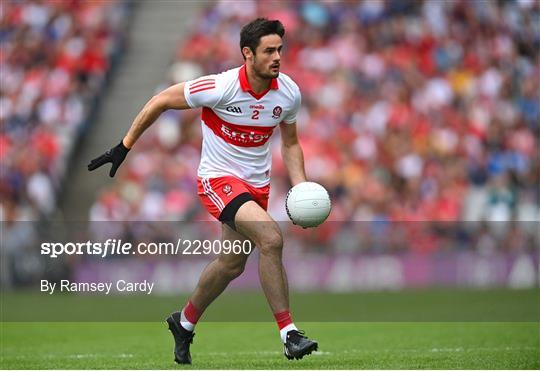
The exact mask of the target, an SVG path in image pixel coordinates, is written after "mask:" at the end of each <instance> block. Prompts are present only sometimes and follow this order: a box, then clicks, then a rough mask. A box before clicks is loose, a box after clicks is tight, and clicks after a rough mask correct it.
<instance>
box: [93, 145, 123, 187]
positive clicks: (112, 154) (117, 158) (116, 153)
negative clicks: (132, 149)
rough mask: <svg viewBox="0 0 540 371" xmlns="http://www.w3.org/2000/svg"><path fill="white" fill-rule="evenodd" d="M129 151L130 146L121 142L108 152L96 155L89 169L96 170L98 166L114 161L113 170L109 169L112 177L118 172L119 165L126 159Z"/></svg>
mask: <svg viewBox="0 0 540 371" xmlns="http://www.w3.org/2000/svg"><path fill="white" fill-rule="evenodd" d="M128 152H129V148H127V147H126V146H124V143H123V142H120V144H118V145H117V146H116V147H113V148H111V149H109V150H108V151H107V152H105V153H104V154H102V155H101V156H99V157H96V158H95V159H93V160H92V161H90V163H89V164H88V170H89V171H92V170H96V169H97V168H98V167H100V166H102V165H104V164H107V163H109V162H111V163H112V166H111V171H109V176H110V177H111V178H112V177H113V176H114V174H116V170H118V167H119V166H120V164H121V163H122V161H124V159H125V158H126V156H127V154H128Z"/></svg>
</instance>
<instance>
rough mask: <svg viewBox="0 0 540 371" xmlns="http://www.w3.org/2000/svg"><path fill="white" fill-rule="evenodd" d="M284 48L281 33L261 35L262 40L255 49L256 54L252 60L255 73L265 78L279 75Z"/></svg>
mask: <svg viewBox="0 0 540 371" xmlns="http://www.w3.org/2000/svg"><path fill="white" fill-rule="evenodd" d="M282 48H283V42H282V41H281V37H279V35H266V36H263V37H261V42H260V43H259V46H258V47H257V49H256V50H255V56H254V58H253V61H252V65H253V70H254V71H255V73H256V74H257V75H259V76H260V77H262V78H265V79H274V78H276V77H278V76H279V68H280V63H281V49H282Z"/></svg>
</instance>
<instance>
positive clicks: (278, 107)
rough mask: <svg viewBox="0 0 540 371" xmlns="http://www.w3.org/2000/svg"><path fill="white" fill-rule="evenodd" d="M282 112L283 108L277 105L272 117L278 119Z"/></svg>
mask: <svg viewBox="0 0 540 371" xmlns="http://www.w3.org/2000/svg"><path fill="white" fill-rule="evenodd" d="M282 112H283V108H281V107H280V106H275V107H274V110H273V111H272V118H273V119H278V118H279V116H281V113H282Z"/></svg>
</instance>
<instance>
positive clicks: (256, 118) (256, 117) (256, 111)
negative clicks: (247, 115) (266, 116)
mask: <svg viewBox="0 0 540 371" xmlns="http://www.w3.org/2000/svg"><path fill="white" fill-rule="evenodd" d="M251 119H252V120H258V119H259V111H258V110H253V115H251Z"/></svg>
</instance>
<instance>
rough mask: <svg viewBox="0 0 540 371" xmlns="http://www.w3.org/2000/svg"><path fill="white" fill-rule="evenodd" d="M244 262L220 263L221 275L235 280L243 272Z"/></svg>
mask: <svg viewBox="0 0 540 371" xmlns="http://www.w3.org/2000/svg"><path fill="white" fill-rule="evenodd" d="M245 267H246V263H245V262H234V263H230V262H229V263H222V270H223V273H224V274H225V275H226V276H227V277H229V278H230V279H235V278H236V277H238V276H240V275H241V274H242V273H243V272H244V268H245Z"/></svg>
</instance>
